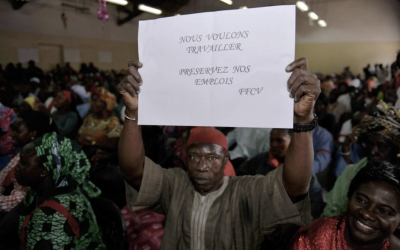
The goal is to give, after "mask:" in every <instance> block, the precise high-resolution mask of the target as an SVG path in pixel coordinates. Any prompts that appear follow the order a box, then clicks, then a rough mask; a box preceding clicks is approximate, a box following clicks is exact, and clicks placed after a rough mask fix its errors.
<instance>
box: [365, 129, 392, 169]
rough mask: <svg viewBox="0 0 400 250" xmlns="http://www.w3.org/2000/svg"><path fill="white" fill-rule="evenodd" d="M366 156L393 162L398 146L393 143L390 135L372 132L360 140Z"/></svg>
mask: <svg viewBox="0 0 400 250" xmlns="http://www.w3.org/2000/svg"><path fill="white" fill-rule="evenodd" d="M361 144H362V145H363V147H364V148H365V150H366V153H367V156H368V157H369V158H371V157H378V158H379V159H381V160H383V161H390V162H395V161H396V160H397V153H398V147H397V146H396V145H394V144H393V143H392V142H391V140H390V137H388V136H385V135H383V134H381V133H379V132H372V133H370V134H368V135H367V136H366V137H364V138H363V139H362V140H361Z"/></svg>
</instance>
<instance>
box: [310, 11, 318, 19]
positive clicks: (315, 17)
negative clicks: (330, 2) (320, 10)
mask: <svg viewBox="0 0 400 250" xmlns="http://www.w3.org/2000/svg"><path fill="white" fill-rule="evenodd" d="M308 16H309V17H310V18H311V19H312V20H318V18H319V17H318V15H317V14H315V13H314V12H309V13H308Z"/></svg>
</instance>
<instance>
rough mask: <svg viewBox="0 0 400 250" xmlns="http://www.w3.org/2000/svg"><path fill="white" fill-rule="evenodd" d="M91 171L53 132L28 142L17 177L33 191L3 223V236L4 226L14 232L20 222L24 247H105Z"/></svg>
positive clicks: (76, 150) (71, 145) (75, 147)
mask: <svg viewBox="0 0 400 250" xmlns="http://www.w3.org/2000/svg"><path fill="white" fill-rule="evenodd" d="M89 169H90V163H89V160H88V159H87V158H86V155H85V154H84V153H83V151H82V150H81V149H80V147H79V146H78V144H77V143H76V142H75V141H72V140H70V139H68V138H66V137H63V136H58V135H57V134H56V133H49V134H46V135H44V136H43V137H41V138H38V139H35V140H34V141H33V143H29V144H27V145H26V146H25V147H24V148H23V149H22V151H21V162H20V164H19V166H18V167H17V168H16V173H15V176H16V178H17V180H18V183H20V184H21V185H25V186H29V190H28V192H27V194H26V196H25V198H24V200H23V201H22V202H21V203H20V204H19V205H18V206H17V207H16V208H15V209H14V210H12V211H11V212H10V216H7V217H6V218H4V220H3V221H2V224H1V225H0V236H2V234H4V231H2V230H4V228H3V227H8V230H10V231H11V232H12V233H15V231H14V230H13V226H14V224H18V230H17V231H18V235H19V239H20V249H105V246H104V244H103V242H102V237H101V233H100V230H99V228H98V226H97V222H96V217H95V215H94V212H93V210H92V207H91V205H90V202H89V200H88V198H90V197H96V196H98V195H99V194H100V190H99V189H98V188H97V187H96V186H95V185H94V184H93V183H92V182H90V181H89V180H88V178H89ZM13 215H17V217H18V221H19V223H18V222H16V221H15V216H14V217H13ZM13 220H14V221H13ZM4 224H7V226H6V225H4ZM9 234H10V233H9ZM9 237H10V238H11V236H9ZM10 240H11V239H10ZM11 242H13V241H11ZM2 243H3V242H2ZM3 244H7V243H3ZM8 244H9V243H8Z"/></svg>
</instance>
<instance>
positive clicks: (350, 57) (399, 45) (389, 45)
mask: <svg viewBox="0 0 400 250" xmlns="http://www.w3.org/2000/svg"><path fill="white" fill-rule="evenodd" d="M398 50H400V41H392V42H347V43H302V44H296V58H300V57H306V58H307V59H308V62H309V68H310V70H311V71H314V72H321V73H324V74H329V73H341V72H343V68H344V67H345V66H350V70H351V71H352V72H353V73H354V74H361V76H363V75H362V69H363V68H364V67H365V66H366V65H367V64H368V63H370V64H371V65H374V64H375V63H383V64H384V65H387V64H391V63H393V62H394V61H395V59H396V51H398Z"/></svg>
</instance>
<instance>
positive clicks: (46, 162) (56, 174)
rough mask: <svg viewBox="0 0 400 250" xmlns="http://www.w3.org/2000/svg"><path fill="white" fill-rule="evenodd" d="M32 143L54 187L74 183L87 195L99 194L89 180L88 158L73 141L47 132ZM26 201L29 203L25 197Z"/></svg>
mask: <svg viewBox="0 0 400 250" xmlns="http://www.w3.org/2000/svg"><path fill="white" fill-rule="evenodd" d="M33 143H34V144H35V149H36V151H37V155H38V156H39V158H40V160H41V161H42V163H43V166H44V168H45V169H46V170H47V171H49V173H50V176H51V177H52V178H53V180H54V184H55V186H56V188H60V187H67V186H71V185H76V186H77V188H78V189H80V190H82V191H83V192H84V193H85V194H86V195H87V196H88V197H96V196H99V195H100V193H101V191H100V189H98V188H97V187H96V186H95V185H94V184H93V183H92V182H91V181H89V169H90V163H89V160H88V158H87V157H86V155H85V153H84V152H83V151H82V150H81V148H80V147H79V145H78V144H77V143H76V142H75V141H73V140H70V139H68V138H66V137H63V136H60V135H57V134H56V133H48V134H45V135H44V136H43V137H40V138H37V139H35V140H34V141H33ZM30 191H31V190H29V191H28V192H30ZM26 202H28V203H30V202H29V201H27V199H26Z"/></svg>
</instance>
